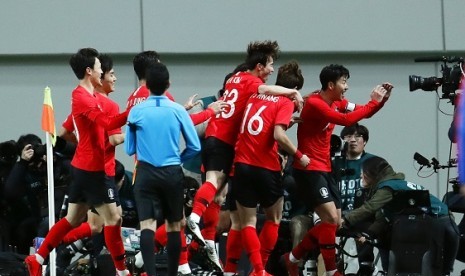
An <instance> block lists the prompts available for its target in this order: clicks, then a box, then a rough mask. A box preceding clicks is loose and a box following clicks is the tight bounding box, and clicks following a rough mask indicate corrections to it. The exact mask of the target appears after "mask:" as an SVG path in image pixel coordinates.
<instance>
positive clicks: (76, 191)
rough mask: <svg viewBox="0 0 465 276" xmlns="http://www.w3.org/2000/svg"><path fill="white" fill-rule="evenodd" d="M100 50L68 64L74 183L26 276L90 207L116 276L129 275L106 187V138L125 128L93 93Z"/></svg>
mask: <svg viewBox="0 0 465 276" xmlns="http://www.w3.org/2000/svg"><path fill="white" fill-rule="evenodd" d="M98 55H99V53H98V51H97V50H95V49H93V48H83V49H80V50H79V51H78V52H77V53H76V54H74V55H73V56H72V57H71V59H70V65H71V68H72V69H73V71H74V73H75V75H76V77H77V78H78V79H79V85H78V86H77V87H76V88H75V89H74V90H73V92H72V102H71V103H72V104H71V114H72V116H73V121H74V125H75V129H76V133H77V135H78V137H77V138H78V140H79V143H78V145H77V148H76V152H75V154H74V157H73V160H72V162H71V165H72V167H73V176H74V180H73V182H72V184H71V185H70V187H69V207H68V214H67V215H66V217H65V218H63V219H61V220H59V221H58V222H57V223H56V224H55V225H54V226H53V227H52V228H51V229H50V231H49V233H48V234H47V236H46V238H45V240H44V242H43V243H42V245H41V246H40V248H39V249H38V251H37V254H35V255H30V256H28V257H27V258H26V260H25V262H26V264H27V267H28V270H29V274H30V275H33V276H40V275H42V269H41V266H42V263H43V261H44V259H45V258H46V257H47V256H48V254H49V253H50V251H51V250H52V249H53V248H55V247H56V246H57V245H58V244H59V243H60V242H61V241H62V239H63V237H64V236H65V235H66V234H67V233H68V232H69V231H71V229H73V228H74V227H77V226H78V225H80V224H81V222H82V221H83V220H84V219H85V216H86V213H87V210H88V209H89V208H90V207H91V206H93V207H95V209H96V210H97V211H98V213H99V214H100V215H101V216H102V217H103V219H104V223H105V243H106V245H107V249H108V251H110V254H111V256H112V258H113V262H114V264H115V267H116V270H117V273H118V275H119V276H126V275H130V274H129V271H128V270H127V269H126V265H125V251H124V246H123V242H122V240H121V215H120V213H119V211H118V209H117V207H116V203H115V192H114V191H113V189H112V188H110V187H108V186H107V185H106V183H105V139H106V136H105V133H106V131H111V130H113V129H116V128H119V127H121V126H122V125H124V124H125V123H126V119H127V114H128V113H127V112H123V113H121V114H118V115H116V116H113V117H109V116H108V115H107V114H106V113H105V112H103V111H102V109H101V106H100V102H99V101H98V100H97V96H96V95H95V94H94V90H95V87H96V86H98V85H101V84H102V83H101V76H102V73H103V72H102V69H101V63H100V60H99V59H98Z"/></svg>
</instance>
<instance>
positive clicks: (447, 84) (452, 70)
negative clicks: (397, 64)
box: [409, 56, 464, 104]
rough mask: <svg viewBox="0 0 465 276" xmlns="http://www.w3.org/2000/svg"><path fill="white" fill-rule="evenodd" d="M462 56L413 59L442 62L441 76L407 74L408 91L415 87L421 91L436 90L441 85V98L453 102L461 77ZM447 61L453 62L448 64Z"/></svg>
mask: <svg viewBox="0 0 465 276" xmlns="http://www.w3.org/2000/svg"><path fill="white" fill-rule="evenodd" d="M463 61H464V58H463V57H453V56H451V57H447V56H442V57H423V58H417V59H415V62H442V63H443V64H442V65H441V73H442V77H420V76H416V75H410V76H409V88H410V92H413V91H415V90H417V89H421V90H423V91H437V90H438V88H439V86H442V95H441V99H449V100H451V102H452V104H454V99H455V96H456V95H455V91H456V90H457V89H459V87H460V82H461V78H462V65H463ZM448 63H455V64H454V65H452V66H448Z"/></svg>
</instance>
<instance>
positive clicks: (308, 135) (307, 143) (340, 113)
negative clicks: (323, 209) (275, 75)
mask: <svg viewBox="0 0 465 276" xmlns="http://www.w3.org/2000/svg"><path fill="white" fill-rule="evenodd" d="M347 103H348V102H347V101H345V100H343V101H336V102H333V103H332V104H331V106H330V105H328V103H326V102H325V100H324V99H323V98H322V97H321V95H320V94H319V93H314V94H312V95H310V96H309V97H308V98H307V100H306V102H305V105H304V107H303V109H302V112H301V113H300V117H301V118H302V121H303V122H302V123H300V124H299V126H298V127H297V142H298V146H297V148H298V149H299V150H300V151H301V152H302V153H303V154H306V155H307V156H308V157H309V158H310V164H309V165H308V166H307V167H306V168H303V167H302V166H301V165H300V164H299V162H297V161H294V167H295V168H297V169H301V170H303V169H305V170H312V171H322V172H330V171H331V156H330V141H331V134H332V133H333V130H334V126H335V125H336V124H337V125H342V126H350V125H353V124H355V123H356V122H358V121H360V120H361V119H364V118H369V117H371V116H372V115H373V114H375V113H376V112H377V111H378V110H379V109H380V108H381V107H382V106H383V103H379V102H377V101H373V100H371V101H369V102H368V103H367V104H366V105H356V106H355V108H349V107H350V106H345V107H344V106H343V104H347ZM343 108H345V109H346V110H345V109H343ZM347 109H353V110H354V111H352V112H348V113H345V112H346V111H349V110H347Z"/></svg>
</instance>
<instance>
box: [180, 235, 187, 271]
mask: <svg viewBox="0 0 465 276" xmlns="http://www.w3.org/2000/svg"><path fill="white" fill-rule="evenodd" d="M187 263H188V260H187V243H186V234H185V233H184V228H182V229H181V255H179V265H183V264H187Z"/></svg>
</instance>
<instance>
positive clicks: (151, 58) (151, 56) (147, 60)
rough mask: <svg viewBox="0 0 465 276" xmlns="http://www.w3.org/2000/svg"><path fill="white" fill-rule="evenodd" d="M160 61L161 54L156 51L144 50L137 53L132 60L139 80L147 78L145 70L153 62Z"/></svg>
mask: <svg viewBox="0 0 465 276" xmlns="http://www.w3.org/2000/svg"><path fill="white" fill-rule="evenodd" d="M157 62H160V55H159V54H158V53H157V52H156V51H144V52H141V53H139V54H137V55H136V56H135V57H134V59H133V60H132V65H133V66H134V72H135V73H136V75H137V78H138V79H139V80H143V79H145V71H146V70H147V68H148V67H149V66H150V65H152V64H153V63H157Z"/></svg>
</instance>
